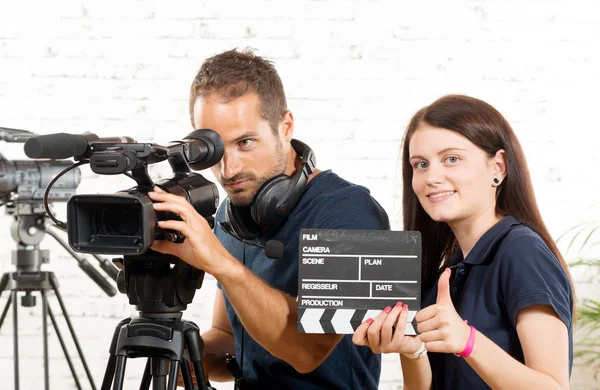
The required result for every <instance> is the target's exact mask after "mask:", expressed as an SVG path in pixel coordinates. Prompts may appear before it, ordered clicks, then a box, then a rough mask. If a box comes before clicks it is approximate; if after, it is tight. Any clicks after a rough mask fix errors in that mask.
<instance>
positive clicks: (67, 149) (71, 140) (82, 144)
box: [24, 133, 88, 159]
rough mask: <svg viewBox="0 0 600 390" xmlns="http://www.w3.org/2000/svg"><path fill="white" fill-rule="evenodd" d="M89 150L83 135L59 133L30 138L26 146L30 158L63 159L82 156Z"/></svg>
mask: <svg viewBox="0 0 600 390" xmlns="http://www.w3.org/2000/svg"><path fill="white" fill-rule="evenodd" d="M87 148H88V142H87V140H86V139H85V137H83V136H82V135H77V134H68V133H58V134H47V135H40V136H37V137H33V138H29V139H28V140H27V141H26V142H25V145H24V149H25V155H27V157H29V158H49V159H63V158H70V157H75V156H80V155H82V154H83V153H85V151H86V150H87Z"/></svg>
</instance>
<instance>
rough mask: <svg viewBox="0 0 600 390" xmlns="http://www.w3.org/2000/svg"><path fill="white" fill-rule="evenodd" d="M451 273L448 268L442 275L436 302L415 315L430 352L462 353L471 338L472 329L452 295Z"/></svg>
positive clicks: (418, 327) (423, 339) (422, 338)
mask: <svg viewBox="0 0 600 390" xmlns="http://www.w3.org/2000/svg"><path fill="white" fill-rule="evenodd" d="M450 274H451V270H450V269H449V268H447V269H446V270H445V271H444V272H443V273H442V275H441V276H440V279H439V281H438V295H437V300H436V303H435V304H434V305H430V306H428V307H426V308H425V309H423V310H420V311H419V312H418V313H417V315H416V316H415V319H416V321H417V323H418V324H419V325H418V326H417V329H418V331H419V333H420V334H421V340H422V341H423V342H424V343H425V347H426V348H427V350H428V351H429V352H445V353H460V352H462V351H463V350H464V348H465V346H466V345H467V341H468V340H469V334H470V332H471V329H470V327H469V326H468V325H467V324H466V323H465V322H464V321H463V320H462V318H460V316H459V315H458V313H457V312H456V309H455V308H454V304H453V303H452V298H451V297H450Z"/></svg>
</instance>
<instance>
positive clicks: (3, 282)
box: [0, 274, 8, 295]
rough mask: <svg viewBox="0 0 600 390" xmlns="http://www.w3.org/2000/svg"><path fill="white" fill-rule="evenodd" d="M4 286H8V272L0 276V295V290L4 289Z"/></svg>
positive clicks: (0, 291)
mask: <svg viewBox="0 0 600 390" xmlns="http://www.w3.org/2000/svg"><path fill="white" fill-rule="evenodd" d="M6 286H8V274H3V275H2V278H1V279H0V295H2V292H3V291H4V290H5V289H6Z"/></svg>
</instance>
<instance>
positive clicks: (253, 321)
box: [214, 257, 343, 373]
mask: <svg viewBox="0 0 600 390" xmlns="http://www.w3.org/2000/svg"><path fill="white" fill-rule="evenodd" d="M221 261H223V262H224V263H226V264H227V266H224V267H220V269H221V270H222V272H221V273H217V274H215V275H214V276H215V278H217V280H219V282H220V283H221V286H222V287H223V289H224V290H225V291H226V292H227V297H228V298H229V301H230V302H231V304H232V305H233V307H234V309H235V312H236V313H237V315H238V317H239V318H240V321H241V322H242V325H243V326H244V328H245V329H246V331H247V332H248V333H249V334H250V336H252V338H253V339H254V340H256V342H258V343H259V344H260V345H261V346H262V347H263V348H264V349H266V350H267V351H269V352H270V353H271V354H272V355H273V356H275V357H277V358H279V359H281V360H284V361H285V362H287V363H288V364H290V365H291V366H293V367H294V368H295V369H296V371H298V372H301V373H308V372H311V371H313V370H314V369H316V368H317V367H318V366H319V365H320V364H321V363H322V362H323V361H324V360H325V359H326V358H327V357H328V356H329V354H330V353H331V351H332V350H333V349H334V348H335V346H336V345H337V343H338V342H339V341H340V340H341V339H342V338H343V335H335V334H322V335H321V334H302V333H298V331H297V321H298V302H297V301H296V299H295V298H292V297H290V296H289V295H287V294H285V293H283V292H281V291H279V290H277V289H274V288H272V287H270V286H268V285H267V284H265V283H264V282H263V281H262V280H261V279H259V278H258V277H257V276H256V275H254V274H253V273H252V272H251V271H249V270H248V269H247V268H246V267H244V266H243V265H241V264H240V263H239V262H238V261H237V260H235V259H233V258H232V257H229V258H228V259H222V260H221Z"/></svg>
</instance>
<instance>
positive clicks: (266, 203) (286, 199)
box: [226, 139, 317, 240]
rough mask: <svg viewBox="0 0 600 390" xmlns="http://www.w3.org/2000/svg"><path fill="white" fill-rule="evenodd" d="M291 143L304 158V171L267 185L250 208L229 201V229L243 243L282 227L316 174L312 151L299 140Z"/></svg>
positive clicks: (264, 185) (227, 205)
mask: <svg viewBox="0 0 600 390" xmlns="http://www.w3.org/2000/svg"><path fill="white" fill-rule="evenodd" d="M291 143H292V147H293V148H294V150H295V151H296V153H297V154H298V155H299V156H300V157H301V158H302V169H301V170H299V171H298V172H296V173H295V174H294V175H293V176H291V177H290V176H288V175H286V174H281V175H279V176H275V177H273V178H271V179H269V180H268V181H266V182H265V183H264V184H263V185H262V186H261V187H260V188H259V189H258V191H257V192H256V196H255V197H254V200H253V201H252V205H250V206H248V207H236V206H234V205H232V204H231V202H230V201H229V198H227V200H226V202H227V204H226V214H227V225H229V226H228V227H230V228H231V230H232V231H233V232H234V233H235V234H236V235H237V236H238V237H240V238H241V239H243V240H254V239H256V238H258V236H259V235H260V233H261V231H262V229H263V228H265V227H276V226H279V224H280V223H282V222H283V220H285V218H286V217H287V216H288V215H289V214H290V213H291V212H292V210H293V209H294V207H295V206H296V203H298V200H299V199H300V196H301V195H302V193H303V192H304V188H305V187H306V182H307V181H308V176H309V175H310V174H312V173H313V172H314V171H315V166H316V164H317V160H316V157H315V155H314V153H313V151H312V149H311V148H310V147H309V146H308V145H306V144H305V143H303V142H301V141H298V140H296V139H293V140H292V141H291Z"/></svg>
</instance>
